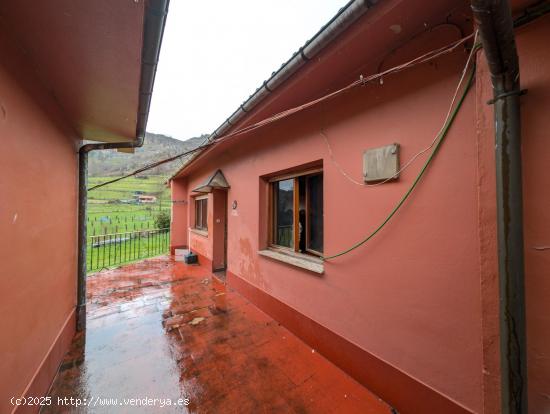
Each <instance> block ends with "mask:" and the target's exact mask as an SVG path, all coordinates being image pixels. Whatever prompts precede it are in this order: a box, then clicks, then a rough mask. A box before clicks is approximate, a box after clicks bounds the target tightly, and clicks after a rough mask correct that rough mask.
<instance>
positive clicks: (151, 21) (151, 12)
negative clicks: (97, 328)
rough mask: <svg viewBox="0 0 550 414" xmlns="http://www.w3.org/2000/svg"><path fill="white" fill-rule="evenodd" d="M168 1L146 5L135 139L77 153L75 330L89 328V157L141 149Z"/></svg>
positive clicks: (88, 147) (153, 0)
mask: <svg viewBox="0 0 550 414" xmlns="http://www.w3.org/2000/svg"><path fill="white" fill-rule="evenodd" d="M168 4H169V0H149V1H148V2H147V3H146V9H145V16H144V28H143V46H142V51H141V79H140V87H139V108H138V118H137V125H136V139H135V140H134V141H126V142H108V143H97V144H85V145H83V146H81V147H80V149H79V151H78V273H77V295H76V297H77V301H76V330H77V332H80V331H83V330H85V329H86V247H87V246H86V239H87V231H86V218H87V203H88V154H89V152H90V151H97V150H105V149H118V148H138V147H141V146H142V145H143V141H144V140H145V128H146V126H147V117H148V115H149V105H150V103H151V95H152V93H153V84H154V82H155V74H156V70H157V64H158V60H159V53H160V45H161V43H162V35H163V33H164V26H165V24H166V15H167V13H168Z"/></svg>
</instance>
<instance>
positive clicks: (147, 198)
mask: <svg viewBox="0 0 550 414" xmlns="http://www.w3.org/2000/svg"><path fill="white" fill-rule="evenodd" d="M137 201H138V203H140V204H145V203H156V202H157V198H156V197H155V196H152V195H143V194H140V195H139V196H138V197H137Z"/></svg>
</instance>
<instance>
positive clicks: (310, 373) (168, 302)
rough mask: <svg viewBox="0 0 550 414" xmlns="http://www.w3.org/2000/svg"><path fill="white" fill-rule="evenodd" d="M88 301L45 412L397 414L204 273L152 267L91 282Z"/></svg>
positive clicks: (156, 262)
mask: <svg viewBox="0 0 550 414" xmlns="http://www.w3.org/2000/svg"><path fill="white" fill-rule="evenodd" d="M87 294H88V310H87V312H88V313H87V315H88V320H87V330H86V333H85V335H80V336H77V337H76V338H75V339H74V341H73V344H72V347H71V350H70V351H69V353H68V354H67V355H66V357H65V359H64V361H63V363H62V366H61V368H60V371H59V373H58V376H57V378H56V380H55V381H54V384H53V386H52V389H51V390H50V396H51V397H52V404H51V405H50V406H49V407H45V408H44V409H43V410H42V412H43V413H58V412H63V413H64V412H76V413H137V412H143V413H157V412H158V413H173V412H178V413H185V412H191V413H215V414H218V413H363V414H367V413H389V412H390V408H389V406H388V405H386V404H385V403H383V402H382V401H380V400H379V399H378V398H377V397H376V396H374V395H373V394H371V393H370V392H369V391H368V390H367V389H366V388H364V387H362V386H361V385H360V384H358V383H357V382H355V381H354V380H353V379H351V378H350V377H349V376H347V375H346V374H345V373H343V372H342V371H341V370H339V369H338V368H336V367H335V366H334V365H332V364H331V363H330V362H328V361H327V360H326V359H324V358H323V357H322V356H321V355H319V354H318V353H316V352H315V351H314V350H312V349H311V348H309V347H308V346H307V345H306V344H304V343H303V342H301V341H300V340H299V339H297V338H296V337H295V336H294V335H293V334H291V333H290V332H289V331H288V330H286V329H285V328H283V327H282V326H280V325H279V324H278V323H277V322H275V321H274V320H273V319H271V318H270V317H269V316H267V315H266V314H264V313H263V312H262V311H260V310H259V309H258V308H256V307H255V306H254V305H252V304H251V303H250V302H248V301H247V300H246V299H244V298H243V297H241V296H240V295H239V294H238V293H236V292H233V291H231V290H229V289H226V286H225V285H224V284H223V283H221V282H219V281H218V279H216V278H213V277H212V274H211V273H210V272H208V271H207V270H206V269H205V268H203V267H201V266H188V265H185V264H183V263H179V262H174V261H173V260H172V259H170V258H168V257H161V258H155V259H149V260H145V261H143V262H139V263H136V264H132V265H127V266H124V267H121V268H119V269H116V270H109V271H104V272H102V273H98V274H96V275H92V276H90V277H89V278H88V292H87ZM65 397H67V398H65ZM71 397H72V398H73V401H72V404H71V401H70V398H71ZM77 399H78V400H77ZM154 399H157V400H156V401H155V400H154ZM187 402H188V405H186V403H187ZM76 404H81V406H80V407H78V408H76V407H75V405H76Z"/></svg>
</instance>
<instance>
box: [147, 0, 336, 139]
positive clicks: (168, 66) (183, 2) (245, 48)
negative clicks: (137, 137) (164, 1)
mask: <svg viewBox="0 0 550 414" xmlns="http://www.w3.org/2000/svg"><path fill="white" fill-rule="evenodd" d="M346 2H347V1H346V0H233V1H227V0H225V1H222V0H214V1H202V0H172V1H171V2H170V10H169V12H168V20H167V23H166V28H165V31H164V38H163V41H162V49H161V53H160V62H159V66H158V70H157V76H156V80H155V89H154V92H153V99H152V102H151V109H150V113H149V122H148V124H147V130H148V131H149V132H156V133H161V134H165V135H170V136H172V137H174V138H178V139H182V140H185V139H188V138H191V137H194V136H198V135H200V134H209V133H211V132H212V131H213V130H214V129H215V128H217V127H218V126H219V125H220V124H221V123H222V122H223V121H224V120H225V119H226V118H227V117H228V116H229V115H230V114H231V113H232V112H233V111H234V110H235V109H236V108H237V107H238V106H239V105H240V104H241V103H242V102H243V101H244V100H245V99H246V98H247V97H248V96H249V95H250V94H251V93H252V92H253V91H254V90H255V89H256V88H257V87H258V86H259V85H260V84H261V82H263V81H264V80H265V79H267V78H268V77H269V76H270V75H271V73H272V72H273V71H275V70H276V69H277V68H279V66H280V65H281V64H282V63H283V62H285V61H286V60H287V59H288V58H289V57H290V56H291V55H292V53H294V52H295V51H296V50H298V48H299V47H300V46H302V45H303V44H304V43H305V41H306V40H308V39H309V38H310V37H311V36H313V35H314V34H315V33H316V32H317V31H318V30H319V29H320V28H321V26H323V25H324V24H325V23H326V22H328V20H330V18H331V17H332V16H334V15H335V14H336V13H337V12H338V10H339V9H340V8H341V7H342V6H343V5H345V4H346Z"/></svg>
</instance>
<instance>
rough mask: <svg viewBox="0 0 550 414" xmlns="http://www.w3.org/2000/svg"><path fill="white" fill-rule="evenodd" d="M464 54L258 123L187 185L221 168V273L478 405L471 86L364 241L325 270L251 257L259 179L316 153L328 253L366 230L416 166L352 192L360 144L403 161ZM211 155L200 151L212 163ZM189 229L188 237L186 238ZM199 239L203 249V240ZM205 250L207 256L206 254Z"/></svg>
mask: <svg viewBox="0 0 550 414" xmlns="http://www.w3.org/2000/svg"><path fill="white" fill-rule="evenodd" d="M464 62H465V53H464V52H463V51H461V52H457V53H454V54H452V55H451V56H447V57H445V58H443V59H441V60H438V62H437V64H434V65H424V66H422V67H419V68H416V69H412V70H409V71H406V72H403V73H401V74H399V75H397V76H392V77H388V78H387V79H385V81H384V85H383V86H380V85H376V86H375V85H370V86H367V87H365V88H361V89H357V90H355V91H353V92H351V93H349V94H347V95H345V96H343V97H341V98H338V99H335V100H333V101H331V102H329V103H325V104H323V105H321V106H319V107H318V108H316V109H314V110H311V111H308V112H305V113H301V114H300V115H297V116H295V117H292V118H288V119H287V120H284V121H281V122H278V123H277V124H275V125H273V126H271V127H267V128H264V129H262V130H261V131H259V132H257V133H255V134H254V136H250V137H249V138H248V139H247V140H246V145H233V146H232V147H228V148H227V149H225V151H223V153H222V154H220V155H219V156H217V157H216V158H215V161H210V162H207V161H205V162H204V165H201V167H200V169H198V170H197V171H196V172H193V173H192V174H191V175H190V176H189V177H188V180H189V188H193V187H194V186H196V185H198V184H199V183H200V182H201V181H202V180H203V179H204V178H205V177H206V176H207V175H208V174H211V173H213V172H214V171H215V170H216V169H217V168H221V169H222V171H223V173H224V175H225V176H226V178H227V180H228V182H229V184H230V186H231V189H230V190H229V193H228V204H229V205H231V203H232V202H233V200H236V201H237V203H238V207H237V209H236V210H235V212H233V211H232V212H231V214H229V216H228V263H229V265H228V270H229V271H230V272H232V273H234V274H236V275H237V276H239V277H241V278H243V279H245V280H246V281H248V282H249V283H251V284H253V285H254V286H256V287H258V288H260V289H262V290H263V291H265V292H267V293H269V294H270V295H272V296H274V297H275V298H277V299H279V300H281V301H282V302H284V303H286V304H287V305H289V306H291V307H292V308H294V309H296V310H297V311H298V312H300V313H302V314H304V315H306V316H307V317H309V318H311V319H313V320H314V321H316V322H318V323H319V324H321V325H323V326H325V327H327V328H328V329H330V330H332V331H333V332H335V333H336V334H338V335H340V336H342V337H343V338H345V339H347V340H348V341H350V342H352V343H354V344H357V345H358V346H359V347H361V348H362V349H364V350H366V351H367V352H369V353H371V354H373V355H375V356H376V357H378V358H379V359H381V360H383V361H385V362H386V363H388V364H390V365H392V366H394V367H397V368H398V369H399V370H401V371H402V372H404V373H405V374H406V375H409V376H411V377H413V378H415V379H416V380H417V381H419V382H421V383H424V384H426V385H427V386H429V387H431V388H432V389H433V390H434V391H435V392H437V393H440V394H442V395H444V396H446V397H447V398H448V399H450V400H453V401H455V402H456V403H458V404H459V405H462V406H464V407H466V408H467V409H471V410H472V411H476V412H480V411H481V407H482V392H481V381H482V379H481V364H482V353H481V318H480V306H481V305H480V302H481V301H480V285H479V279H480V276H479V272H480V263H479V242H478V217H477V209H476V208H477V201H478V200H477V198H478V193H477V174H476V172H477V162H478V160H477V149H476V135H475V122H474V116H475V112H474V108H475V107H474V102H475V95H474V94H473V93H471V94H470V95H469V96H468V98H467V100H466V103H465V104H464V106H463V108H462V110H461V111H460V114H459V116H458V118H457V122H456V124H455V126H453V129H452V131H451V133H450V134H449V136H448V139H447V142H446V143H445V145H444V147H443V149H442V151H441V152H440V153H439V155H438V156H437V158H436V160H435V162H434V164H433V165H432V166H431V167H430V169H429V172H428V174H427V175H426V176H425V178H424V179H423V181H422V183H421V185H420V186H419V187H418V188H417V190H416V191H415V192H414V193H413V195H412V197H411V199H410V200H409V201H408V202H407V204H406V206H405V207H404V208H403V209H402V211H401V212H400V213H399V214H398V215H397V216H396V217H395V218H394V220H392V222H391V223H390V225H389V226H388V227H387V228H385V229H384V231H383V232H382V233H381V234H380V235H379V236H377V237H376V238H375V239H374V240H372V241H371V242H370V243H369V244H367V245H366V246H364V247H362V248H360V249H358V250H356V251H355V252H353V253H351V254H349V255H347V256H344V257H342V258H340V259H335V260H331V261H328V262H326V263H325V273H324V275H322V276H319V275H316V274H313V273H310V272H308V271H305V270H301V269H298V268H295V267H292V266H289V265H286V264H283V263H280V262H277V261H273V260H271V259H268V258H264V257H261V256H259V255H258V253H257V252H258V250H259V249H260V248H262V247H263V246H264V245H265V240H261V237H263V236H261V235H263V234H264V233H265V231H263V230H262V226H263V223H264V221H265V220H266V215H265V214H264V212H265V211H266V206H262V205H260V201H259V200H260V199H263V198H265V197H263V196H261V194H260V188H261V187H262V185H261V178H260V177H261V176H263V175H266V174H271V173H274V172H277V171H281V170H284V169H287V168H292V167H295V166H298V165H302V164H306V163H309V162H313V161H317V160H322V161H323V170H324V194H325V206H324V211H325V221H324V231H325V236H324V241H325V251H326V253H328V254H331V253H336V252H338V251H340V250H342V249H344V248H347V247H349V246H350V245H352V244H353V243H355V242H356V241H358V240H360V239H361V238H363V237H364V236H365V235H366V234H368V233H369V232H370V231H372V229H374V228H375V227H376V226H377V225H378V224H379V223H380V222H381V221H382V220H383V219H384V217H385V216H386V215H387V214H388V212H389V211H390V210H391V208H392V207H393V206H394V205H395V203H396V202H397V201H398V200H399V198H400V197H401V196H402V194H403V193H404V192H405V191H406V189H407V188H408V186H409V185H410V184H411V182H412V180H413V179H414V177H415V176H416V174H417V173H418V171H419V169H420V166H421V162H417V163H415V164H414V165H413V166H412V167H411V168H409V169H408V170H406V171H405V172H404V173H403V174H402V176H401V178H400V180H399V181H397V182H394V183H389V184H386V185H383V186H379V187H374V188H361V187H358V186H357V185H356V184H354V183H352V182H350V181H348V180H347V179H346V178H345V177H344V176H343V175H342V174H341V173H340V172H339V171H338V169H337V168H336V166H335V165H334V164H333V163H332V161H331V159H330V157H329V155H328V149H327V146H326V144H325V141H324V139H323V137H322V135H321V131H324V132H325V133H326V135H327V137H328V139H329V141H330V145H331V147H332V150H333V152H334V156H335V158H336V159H337V161H338V162H339V163H340V164H341V165H342V166H344V169H345V170H346V172H347V173H349V174H350V175H351V176H353V177H354V178H355V179H356V180H361V170H362V154H363V151H364V150H365V149H368V148H373V147H377V146H381V145H387V144H391V143H393V142H398V143H400V144H401V149H402V155H401V160H402V162H404V161H406V160H408V159H409V158H410V157H412V156H413V154H415V153H416V152H417V151H419V150H420V149H422V148H424V147H425V146H427V145H428V144H429V143H430V142H431V140H432V139H433V137H434V135H435V134H436V133H437V131H438V130H439V128H440V127H441V124H442V122H443V119H444V116H445V114H446V111H447V108H448V105H449V103H450V99H451V96H452V93H453V92H454V89H455V86H456V83H457V81H458V76H459V73H460V71H461V69H462V67H463V65H464ZM212 158H213V157H211V159H212ZM197 237H198V236H197ZM205 247H207V248H209V247H210V246H209V245H208V244H205V245H201V246H200V249H204V248H205ZM202 254H206V255H208V254H210V251H207V252H205V253H202Z"/></svg>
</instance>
